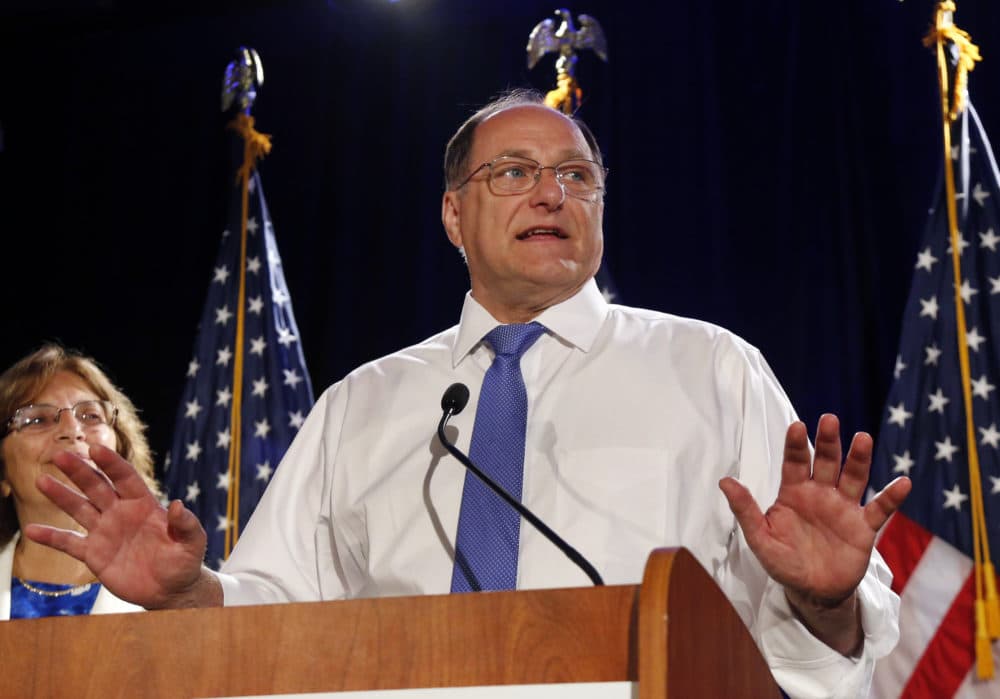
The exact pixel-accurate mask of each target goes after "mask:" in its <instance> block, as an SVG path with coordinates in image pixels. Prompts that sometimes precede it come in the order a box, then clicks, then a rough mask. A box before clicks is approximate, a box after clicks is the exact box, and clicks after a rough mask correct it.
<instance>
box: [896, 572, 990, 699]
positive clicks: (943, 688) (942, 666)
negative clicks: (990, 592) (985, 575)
mask: <svg viewBox="0 0 1000 699" xmlns="http://www.w3.org/2000/svg"><path fill="white" fill-rule="evenodd" d="M974 597H975V583H974V580H973V576H972V575H970V576H969V577H968V578H966V580H965V584H964V585H963V586H962V590H961V591H960V592H959V593H958V594H957V595H955V599H954V600H952V603H951V607H949V609H948V613H947V614H945V616H944V619H943V620H942V621H941V625H940V626H939V627H938V630H937V633H936V634H934V638H932V639H931V642H930V643H929V644H928V645H927V648H926V650H925V651H924V654H923V656H921V658H920V662H918V663H917V665H916V667H914V668H913V674H912V675H911V676H910V679H909V681H908V682H907V683H906V687H904V688H903V692H902V694H901V695H900V699H941V698H942V697H950V696H952V695H954V694H955V692H956V691H957V690H958V687H959V686H960V685H961V684H962V681H963V680H964V679H965V676H966V675H967V674H969V670H970V669H971V668H972V665H973V663H974V662H975V620H974V613H973V606H974V605H973V601H974ZM900 631H901V632H903V633H905V631H903V630H902V629H901V630H900Z"/></svg>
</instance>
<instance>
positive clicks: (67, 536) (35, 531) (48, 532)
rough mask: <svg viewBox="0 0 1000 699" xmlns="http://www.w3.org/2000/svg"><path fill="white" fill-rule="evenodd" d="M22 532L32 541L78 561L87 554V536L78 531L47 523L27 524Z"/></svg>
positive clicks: (82, 559)
mask: <svg viewBox="0 0 1000 699" xmlns="http://www.w3.org/2000/svg"><path fill="white" fill-rule="evenodd" d="M22 533H23V534H24V535H25V536H26V537H28V538H29V539H31V540H32V541H34V542H36V543H39V544H44V545H45V546H51V547H52V548H54V549H56V550H58V551H62V552H63V553H67V554H69V555H70V556H72V557H73V558H75V559H77V560H78V561H84V559H85V557H86V555H87V537H86V536H84V535H83V534H80V533H78V532H71V531H69V530H68V529H59V528H58V527H50V526H49V525H47V524H27V525H25V527H24V529H23V530H22Z"/></svg>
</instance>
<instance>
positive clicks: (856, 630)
mask: <svg viewBox="0 0 1000 699" xmlns="http://www.w3.org/2000/svg"><path fill="white" fill-rule="evenodd" d="M785 599H786V600H788V605H789V607H791V609H792V612H793V613H794V614H795V616H796V617H797V618H798V620H799V621H801V622H802V624H803V625H804V626H805V627H806V628H807V629H808V630H809V633H811V634H812V635H813V636H815V637H816V638H818V639H819V640H820V641H822V642H823V643H825V644H826V645H828V646H830V647H831V648H833V649H834V650H835V651H837V652H838V653H840V654H841V655H844V656H847V657H857V656H859V655H860V654H861V651H862V649H863V648H864V641H865V634H864V629H863V628H862V626H861V602H860V600H859V598H858V593H857V590H854V591H852V592H851V594H850V595H848V596H847V597H845V598H842V599H839V600H838V599H828V598H820V597H815V596H811V595H807V594H804V593H801V592H798V591H796V590H791V589H789V588H787V587H786V588H785Z"/></svg>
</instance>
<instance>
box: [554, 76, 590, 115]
mask: <svg viewBox="0 0 1000 699" xmlns="http://www.w3.org/2000/svg"><path fill="white" fill-rule="evenodd" d="M556 86H557V87H556V88H555V89H554V90H549V91H548V92H547V93H545V104H546V105H548V106H549V107H552V108H553V109H557V110H559V111H561V112H562V113H563V114H567V115H570V116H572V115H573V113H574V112H575V111H576V108H577V107H578V106H579V105H580V102H581V101H582V100H583V90H581V89H580V86H579V85H578V84H577V82H576V78H574V77H573V76H572V75H570V74H569V73H560V74H559V76H558V77H557V78H556Z"/></svg>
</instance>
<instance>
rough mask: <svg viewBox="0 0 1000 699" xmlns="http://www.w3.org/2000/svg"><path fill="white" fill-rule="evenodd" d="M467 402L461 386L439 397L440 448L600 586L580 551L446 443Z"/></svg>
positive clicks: (452, 388) (464, 387) (467, 391)
mask: <svg viewBox="0 0 1000 699" xmlns="http://www.w3.org/2000/svg"><path fill="white" fill-rule="evenodd" d="M468 402H469V388H468V386H466V385H465V384H463V383H453V384H452V385H451V386H449V387H448V389H447V390H446V391H445V392H444V395H443V396H442V397H441V410H442V413H443V414H442V415H441V421H440V422H439V423H438V428H437V434H438V439H440V440H441V444H443V445H444V448H445V449H447V450H448V451H449V452H450V453H451V455H452V456H454V457H455V458H456V459H458V460H459V462H461V464H462V465H463V466H465V467H466V468H467V469H469V470H470V471H472V472H473V473H474V474H475V475H476V477H477V478H479V480H481V481H482V482H483V483H485V484H486V486H487V487H488V488H489V489H490V490H492V491H493V492H494V493H496V494H497V495H498V496H499V497H500V498H501V499H502V500H503V501H504V502H506V503H507V504H508V505H510V506H511V507H513V508H514V509H515V510H517V512H518V514H520V515H521V516H522V517H524V518H525V519H526V520H528V522H530V523H531V524H532V526H534V527H535V529H537V530H538V531H539V532H541V533H542V534H543V535H544V536H545V538H546V539H548V540H549V541H551V542H552V544H553V545H554V546H555V547H556V548H558V549H559V550H560V551H562V552H563V553H564V554H566V557H567V558H569V559H570V560H571V561H573V562H574V563H576V564H577V565H578V566H579V567H580V569H581V570H583V572H584V573H586V574H587V577H588V578H590V580H591V581H592V582H593V583H594V584H595V585H603V584H604V580H603V579H602V578H601V575H600V573H598V572H597V569H596V568H594V566H592V565H591V564H590V561H588V560H587V559H586V558H584V557H583V555H582V554H581V553H580V552H579V551H577V550H576V549H575V548H573V547H572V546H570V545H569V544H568V543H566V541H565V539H563V538H562V537H561V536H559V535H558V534H556V533H555V532H554V531H552V530H551V529H550V528H549V526H548V525H547V524H545V522H543V521H542V520H540V519H538V517H536V516H535V514H534V513H533V512H532V511H531V510H529V509H528V508H527V507H525V506H524V505H523V504H521V502H519V501H518V500H517V499H515V498H514V497H513V496H512V495H511V494H510V493H508V492H507V491H506V490H504V489H503V488H501V487H500V486H499V485H498V484H497V483H496V481H494V480H493V479H492V478H490V477H489V476H487V475H486V474H485V473H483V472H482V471H481V470H479V467H477V466H476V465H475V464H474V463H472V460H471V459H469V457H467V456H466V455H465V454H463V453H462V452H461V451H459V449H458V447H456V446H455V445H454V444H452V443H451V442H450V441H448V438H447V437H446V436H445V434H444V427H445V425H446V424H448V420H449V419H450V418H451V416H452V415H458V414H459V413H460V412H462V411H463V410H464V409H465V406H466V404H468Z"/></svg>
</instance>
